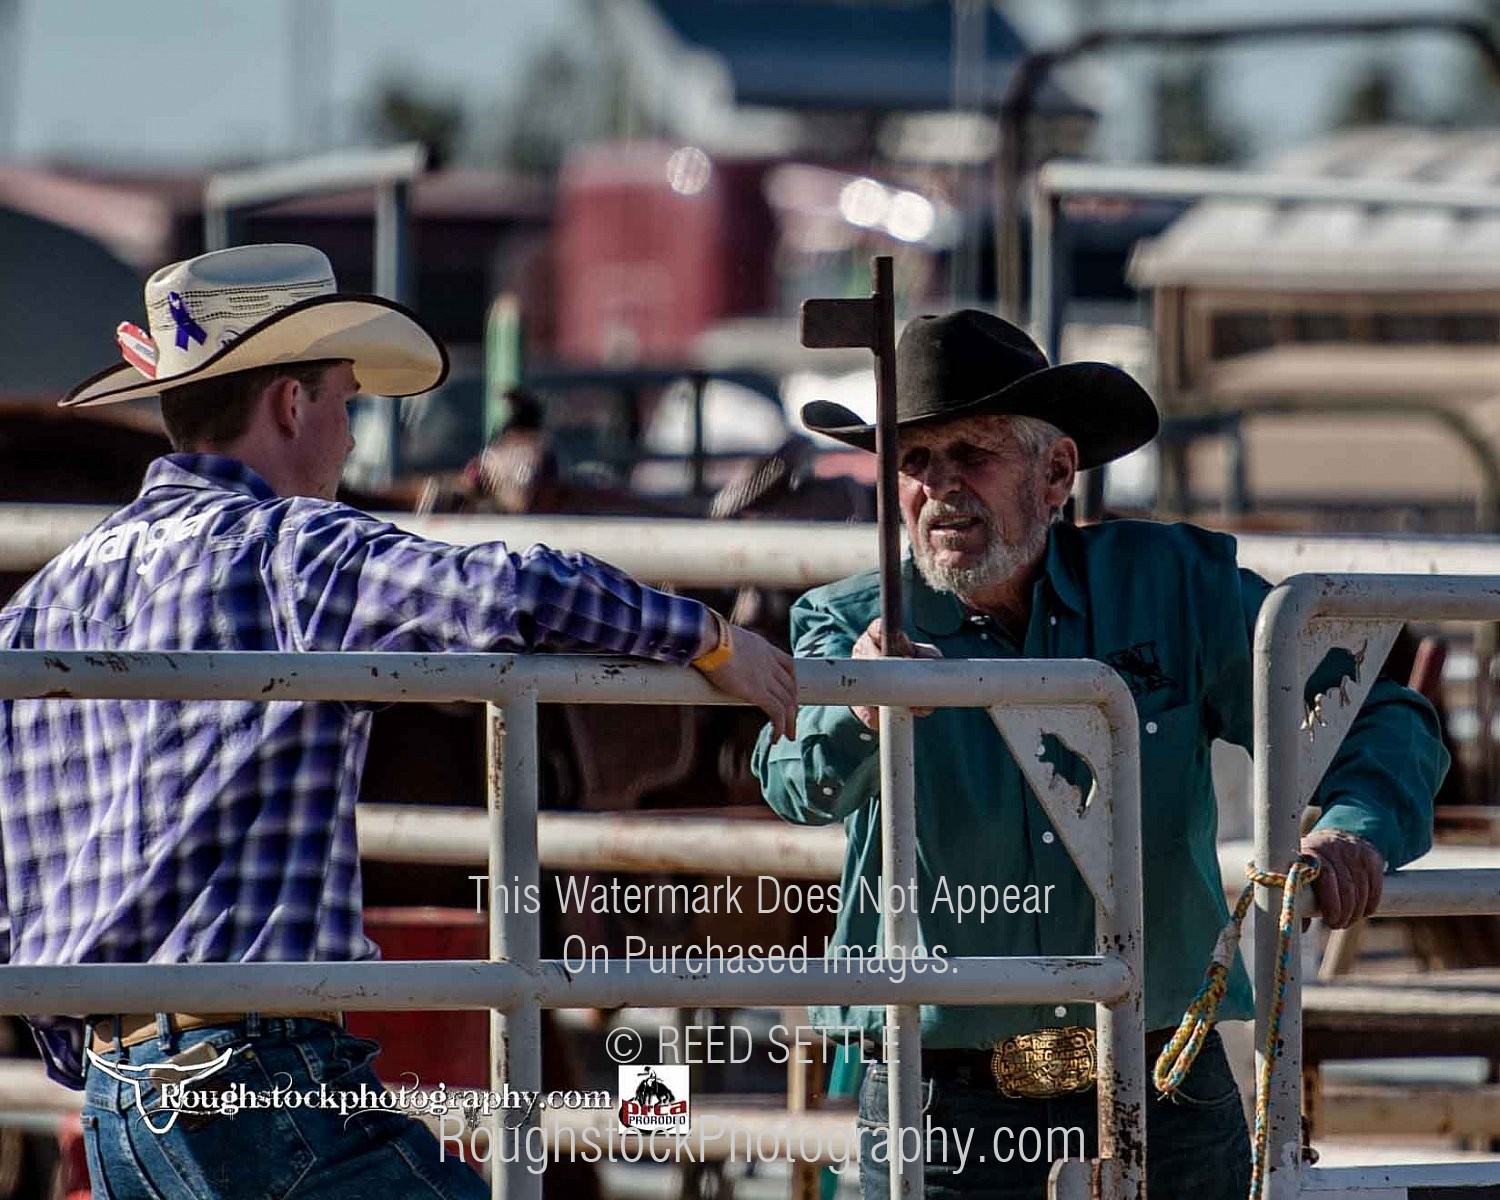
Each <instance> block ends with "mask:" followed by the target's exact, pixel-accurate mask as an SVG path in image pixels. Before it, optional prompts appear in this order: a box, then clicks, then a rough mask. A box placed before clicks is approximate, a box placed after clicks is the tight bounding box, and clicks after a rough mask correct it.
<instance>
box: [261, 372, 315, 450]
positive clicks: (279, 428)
mask: <svg viewBox="0 0 1500 1200" xmlns="http://www.w3.org/2000/svg"><path fill="white" fill-rule="evenodd" d="M263 402H264V403H265V405H266V406H267V408H268V409H269V410H270V413H271V424H272V425H273V426H274V427H275V429H276V432H277V433H279V434H281V436H282V437H285V438H294V437H296V436H297V434H298V433H300V432H301V430H302V419H303V416H304V413H303V409H304V408H305V407H306V405H307V393H306V391H305V390H304V389H303V387H302V385H301V384H300V383H298V382H297V381H296V380H295V379H292V378H291V377H290V376H282V377H281V378H280V379H278V380H276V381H275V382H274V383H271V384H269V385H267V387H266V390H265V393H264V401H263Z"/></svg>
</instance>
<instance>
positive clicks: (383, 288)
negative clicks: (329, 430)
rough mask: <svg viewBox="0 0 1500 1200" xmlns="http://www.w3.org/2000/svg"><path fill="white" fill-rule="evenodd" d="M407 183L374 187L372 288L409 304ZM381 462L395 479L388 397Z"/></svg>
mask: <svg viewBox="0 0 1500 1200" xmlns="http://www.w3.org/2000/svg"><path fill="white" fill-rule="evenodd" d="M410 207H411V184H410V183H409V182H408V181H407V180H405V179H388V180H386V181H385V182H383V183H382V184H381V185H380V186H379V187H378V188H376V189H375V292H376V294H377V295H380V296H384V297H385V298H386V299H387V300H394V301H396V303H398V304H405V305H406V306H407V307H408V308H410V307H412V304H411V296H410V292H411V249H410V245H409V242H410V238H409V237H408V230H407V224H408V218H409V215H410ZM385 403H386V405H387V406H388V408H387V418H386V419H387V422H388V423H387V425H386V443H385V447H386V449H385V465H386V478H387V479H388V480H390V479H395V478H396V475H397V473H398V472H399V471H400V469H401V401H400V400H398V399H396V398H395V397H388V398H387V399H386V401H385Z"/></svg>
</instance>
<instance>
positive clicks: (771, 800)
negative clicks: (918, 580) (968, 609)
mask: <svg viewBox="0 0 1500 1200" xmlns="http://www.w3.org/2000/svg"><path fill="white" fill-rule="evenodd" d="M791 625H792V644H793V647H794V652H795V654H796V656H797V657H798V658H848V657H849V652H850V650H852V649H853V647H854V642H855V640H856V639H857V638H858V636H859V633H860V632H862V631H857V630H851V629H850V628H849V627H848V626H846V625H844V624H843V623H842V622H840V621H839V619H838V618H837V617H836V616H834V614H832V613H830V612H829V611H827V610H826V609H824V608H821V607H819V606H818V605H816V604H815V603H813V602H812V601H810V600H809V598H808V597H806V596H804V597H803V598H802V599H800V600H798V601H797V603H796V604H795V605H793V606H792V613H791ZM877 741H878V739H877V738H876V736H875V734H874V733H872V732H871V731H870V730H869V729H867V728H866V727H865V725H864V723H863V722H862V721H860V719H859V718H858V717H856V716H855V715H854V713H853V712H852V711H851V710H850V709H849V708H848V707H847V706H845V705H841V704H840V705H814V704H807V705H803V706H802V708H801V709H800V710H799V712H798V714H797V737H796V739H795V740H788V739H787V738H778V737H776V736H775V735H774V734H773V732H772V730H771V727H770V726H769V725H767V726H766V727H765V728H764V729H762V730H761V733H760V739H759V740H758V741H757V742H756V745H755V753H754V754H753V755H752V756H751V760H750V767H751V770H752V771H754V773H755V777H756V778H757V779H758V780H759V781H760V784H761V788H762V790H763V792H764V793H765V797H766V803H767V804H769V805H770V806H771V808H772V810H773V811H775V812H776V813H777V814H778V815H780V816H781V817H783V818H784V819H786V820H788V821H792V822H795V823H796V824H799V825H827V824H830V823H832V822H834V821H840V820H843V819H844V818H845V817H847V816H848V815H849V814H850V813H852V812H854V811H855V810H856V809H859V808H861V807H863V806H864V805H866V804H868V803H870V801H871V798H872V797H873V796H874V795H876V794H877V793H878V792H879V776H880V756H879V754H878V753H877V752H876V751H877V750H878V745H877Z"/></svg>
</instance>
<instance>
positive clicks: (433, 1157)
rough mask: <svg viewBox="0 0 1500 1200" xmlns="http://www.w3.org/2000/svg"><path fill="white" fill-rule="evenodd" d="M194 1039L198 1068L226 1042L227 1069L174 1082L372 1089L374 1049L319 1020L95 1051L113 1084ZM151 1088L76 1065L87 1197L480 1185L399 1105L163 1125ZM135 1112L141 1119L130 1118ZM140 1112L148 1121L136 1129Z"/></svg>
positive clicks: (394, 1191) (428, 1190)
mask: <svg viewBox="0 0 1500 1200" xmlns="http://www.w3.org/2000/svg"><path fill="white" fill-rule="evenodd" d="M194 1047H201V1049H199V1050H197V1051H196V1052H195V1054H194V1055H193V1056H191V1058H192V1059H193V1060H196V1061H197V1062H198V1064H199V1065H202V1063H204V1062H211V1061H212V1060H214V1059H216V1057H217V1055H218V1054H220V1053H222V1052H223V1051H225V1050H230V1051H232V1054H231V1056H230V1058H229V1060H228V1063H227V1065H225V1066H223V1067H222V1068H220V1069H217V1070H214V1071H212V1073H211V1074H209V1075H205V1076H204V1077H203V1078H202V1080H201V1081H200V1082H190V1083H187V1084H186V1085H185V1086H187V1087H189V1088H193V1089H203V1090H205V1091H214V1092H219V1091H232V1090H233V1089H235V1086H236V1085H239V1084H243V1085H244V1088H245V1090H246V1091H248V1092H261V1093H269V1092H271V1091H273V1090H277V1089H283V1090H286V1091H296V1092H302V1093H316V1092H318V1091H319V1088H320V1086H321V1085H327V1086H328V1088H330V1089H338V1090H340V1091H345V1090H347V1091H358V1090H359V1089H360V1085H361V1084H364V1085H367V1086H368V1087H369V1088H370V1089H371V1090H372V1091H380V1090H382V1089H381V1087H380V1083H379V1080H378V1079H377V1078H376V1076H375V1071H374V1068H373V1067H372V1066H371V1060H373V1059H374V1057H375V1055H376V1054H377V1053H378V1052H379V1046H378V1045H377V1044H376V1043H374V1042H371V1041H368V1040H366V1039H364V1038H357V1037H353V1036H351V1035H350V1034H348V1033H346V1032H344V1030H342V1029H340V1028H339V1027H338V1026H336V1025H333V1024H331V1023H329V1022H327V1021H315V1020H310V1019H305V1018H282V1017H263V1018H259V1019H254V1018H252V1019H251V1020H250V1021H248V1022H244V1023H239V1024H235V1025H217V1026H209V1027H206V1028H203V1029H193V1030H189V1031H187V1032H184V1033H181V1034H176V1035H174V1036H173V1037H172V1038H171V1042H170V1044H166V1045H164V1044H163V1043H162V1042H161V1041H160V1040H159V1039H157V1038H152V1039H151V1040H149V1041H146V1042H143V1043H141V1044H140V1045H136V1046H131V1047H129V1048H127V1049H125V1050H124V1051H123V1052H122V1051H120V1050H115V1049H111V1050H109V1051H108V1052H106V1053H102V1054H100V1056H99V1057H100V1058H101V1059H103V1060H104V1062H105V1063H106V1064H108V1066H109V1067H111V1068H118V1069H119V1074H120V1075H121V1076H124V1077H126V1079H134V1078H139V1077H141V1073H140V1072H137V1071H133V1070H132V1069H133V1068H137V1067H143V1066H146V1065H148V1064H153V1063H157V1064H160V1063H163V1062H164V1061H165V1060H167V1059H169V1058H172V1057H173V1056H174V1055H175V1056H177V1057H178V1058H179V1059H180V1058H181V1056H182V1055H183V1054H184V1052H186V1051H189V1050H193V1049H194ZM159 1100H160V1094H159V1092H158V1083H156V1082H145V1083H143V1084H142V1085H141V1086H140V1087H139V1097H138V1095H137V1085H135V1084H134V1083H133V1082H128V1081H124V1080H122V1079H120V1078H115V1077H112V1076H111V1075H110V1074H109V1073H108V1072H107V1071H106V1070H105V1069H103V1068H101V1067H99V1066H96V1065H94V1064H92V1063H90V1064H89V1067H88V1071H87V1074H86V1077H85V1104H84V1110H83V1136H84V1146H85V1149H86V1150H87V1152H88V1161H89V1178H90V1180H91V1181H92V1183H93V1189H94V1196H95V1197H96V1200H241V1198H243V1200H275V1198H277V1197H283V1196H290V1197H294V1198H296V1200H303V1198H306V1200H333V1198H334V1197H376V1196H378V1197H387V1196H389V1197H404V1196H414V1197H417V1196H419V1197H424V1198H432V1197H443V1198H444V1200H484V1198H485V1197H488V1196H489V1194H490V1192H489V1188H488V1187H487V1186H486V1185H485V1183H484V1181H483V1180H482V1179H480V1177H479V1176H478V1175H477V1174H476V1173H475V1172H474V1170H473V1169H472V1168H470V1167H469V1166H467V1165H466V1164H465V1163H463V1162H462V1161H460V1160H459V1159H458V1158H457V1157H454V1156H450V1157H448V1159H447V1160H446V1161H444V1160H443V1158H442V1156H441V1155H440V1153H439V1148H438V1143H437V1139H436V1138H434V1137H433V1136H432V1134H431V1133H429V1132H428V1130H427V1128H426V1126H424V1125H423V1124H422V1123H421V1122H420V1121H417V1120H416V1119H414V1118H412V1117H409V1116H406V1115H403V1114H401V1113H398V1112H366V1113H357V1114H356V1113H351V1114H349V1115H348V1116H344V1115H341V1114H340V1113H339V1112H338V1111H337V1110H336V1109H328V1110H321V1109H316V1108H307V1107H297V1108H286V1107H282V1108H257V1109H251V1108H248V1107H246V1108H242V1109H241V1110H240V1111H238V1112H236V1113H235V1114H234V1115H232V1116H229V1115H222V1114H212V1113H210V1114H208V1115H187V1114H184V1115H181V1116H179V1117H178V1118H177V1119H176V1121H175V1122H173V1123H172V1125H171V1128H170V1129H168V1130H167V1131H166V1132H163V1133H156V1132H153V1130H152V1127H151V1126H155V1127H156V1128H161V1127H162V1126H164V1125H165V1124H166V1123H167V1117H168V1113H167V1111H166V1110H165V1109H163V1108H161V1107H159ZM142 1108H144V1109H145V1110H146V1111H145V1114H144V1115H143V1113H142V1111H141V1110H142ZM148 1119H149V1121H150V1124H149V1125H148Z"/></svg>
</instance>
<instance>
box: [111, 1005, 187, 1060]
mask: <svg viewBox="0 0 1500 1200" xmlns="http://www.w3.org/2000/svg"><path fill="white" fill-rule="evenodd" d="M117 1036H118V1035H117ZM156 1041H157V1043H158V1044H159V1045H160V1046H161V1052H162V1053H163V1054H175V1053H177V1047H176V1046H174V1045H173V1044H172V1014H171V1013H164V1012H159V1013H157V1014H156Z"/></svg>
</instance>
